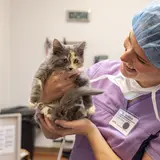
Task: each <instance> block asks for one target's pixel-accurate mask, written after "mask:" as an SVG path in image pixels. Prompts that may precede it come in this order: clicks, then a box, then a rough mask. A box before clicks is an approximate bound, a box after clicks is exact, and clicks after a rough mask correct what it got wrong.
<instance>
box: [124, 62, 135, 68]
mask: <svg viewBox="0 0 160 160" xmlns="http://www.w3.org/2000/svg"><path fill="white" fill-rule="evenodd" d="M126 66H127V67H128V68H129V69H134V67H132V66H130V65H129V64H127V63H126Z"/></svg>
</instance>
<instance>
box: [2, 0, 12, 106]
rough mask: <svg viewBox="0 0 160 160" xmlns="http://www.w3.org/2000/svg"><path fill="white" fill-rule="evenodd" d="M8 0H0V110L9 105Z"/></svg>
mask: <svg viewBox="0 0 160 160" xmlns="http://www.w3.org/2000/svg"><path fill="white" fill-rule="evenodd" d="M9 92H10V0H0V109H1V108H3V107H7V106H8V105H9V100H10V96H9Z"/></svg>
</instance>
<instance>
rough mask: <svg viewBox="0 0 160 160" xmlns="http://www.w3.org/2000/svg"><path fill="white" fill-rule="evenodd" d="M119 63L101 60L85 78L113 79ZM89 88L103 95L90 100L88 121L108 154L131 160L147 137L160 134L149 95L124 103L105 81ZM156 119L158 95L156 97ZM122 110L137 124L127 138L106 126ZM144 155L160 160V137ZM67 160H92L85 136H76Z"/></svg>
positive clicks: (158, 104)
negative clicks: (92, 107)
mask: <svg viewBox="0 0 160 160" xmlns="http://www.w3.org/2000/svg"><path fill="white" fill-rule="evenodd" d="M119 68H120V62H119V61H112V60H105V61H101V62H99V63H97V64H95V65H93V66H92V67H91V68H90V69H89V70H88V71H87V74H88V76H89V78H90V79H94V78H97V77H99V76H101V75H104V74H111V75H117V74H118V73H119V72H120V70H119ZM92 87H94V88H100V89H103V90H104V93H103V94H101V95H97V96H94V97H93V103H94V105H95V107H96V113H95V114H94V115H93V116H92V117H91V120H92V122H93V123H94V124H96V126H97V127H98V129H99V131H100V132H101V134H102V136H103V137H104V138H105V140H106V141H107V143H108V144H109V145H110V147H111V148H112V150H113V151H114V152H115V154H116V155H117V156H119V158H121V159H122V160H131V159H132V158H133V156H134V155H135V154H136V152H137V151H138V149H139V147H140V145H141V144H142V142H143V141H144V140H145V139H147V138H148V137H149V136H150V135H151V134H156V133H157V131H159V130H160V122H159V121H158V120H157V119H156V116H155V113H154V110H153V105H152V100H151V94H147V95H143V96H140V97H139V98H137V99H136V100H134V101H132V102H130V103H128V101H127V100H126V99H124V96H123V94H122V92H121V90H120V89H119V87H118V86H116V85H115V84H113V83H112V82H111V81H109V80H108V79H103V80H99V81H97V82H94V83H92ZM156 99H157V106H158V108H159V115H160V91H158V92H157V94H156ZM120 108H122V109H124V110H127V111H128V112H130V113H132V114H133V115H135V116H136V117H137V118H138V119H139V121H138V123H137V125H136V126H135V127H134V128H133V130H132V131H131V132H130V133H129V135H128V136H124V135H123V134H122V133H120V132H119V131H118V130H116V129H115V128H113V127H112V126H110V125H109V121H110V120H111V119H112V117H113V116H114V115H115V114H116V113H117V111H118V110H119V109H120ZM146 152H147V153H148V154H149V155H150V156H151V157H152V159H153V160H160V136H159V137H158V138H156V139H154V140H152V141H151V142H150V144H149V146H148V147H147V148H146ZM70 160H95V158H94V155H93V152H92V149H91V147H90V144H89V142H88V140H87V138H86V137H85V136H81V135H77V136H76V140H75V144H74V147H73V149H72V153H71V156H70Z"/></svg>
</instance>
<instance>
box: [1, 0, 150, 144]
mask: <svg viewBox="0 0 160 160" xmlns="http://www.w3.org/2000/svg"><path fill="white" fill-rule="evenodd" d="M4 1H5V0H4ZM148 1H149V0H134V1H133V0H132V1H129V0H121V1H118V0H110V1H109V0H11V2H12V3H11V55H10V59H11V63H10V68H11V72H10V81H11V83H10V97H11V98H10V104H11V105H13V106H14V105H19V104H22V105H25V104H27V100H28V97H29V93H30V86H31V81H32V77H33V75H34V73H35V70H36V69H37V67H38V66H39V64H40V62H41V61H42V60H43V59H44V57H45V53H44V41H45V38H46V36H47V37H49V38H51V39H53V38H58V39H60V40H62V39H63V38H64V37H65V38H66V39H67V40H69V41H81V40H85V41H86V42H87V48H86V55H85V67H89V66H90V65H92V64H93V57H94V55H97V54H107V55H109V58H111V59H119V56H120V55H121V53H122V52H123V39H124V38H125V36H126V35H127V34H128V32H129V30H130V28H131V17H132V16H133V15H134V13H136V12H137V11H138V10H139V9H140V8H142V7H143V6H145V4H146V3H147V2H148ZM131 2H132V3H131ZM69 9H71V10H72V9H73V10H88V9H91V21H90V22H89V23H67V22H66V18H65V16H66V15H65V13H66V10H69ZM0 33H1V32H0ZM0 49H1V48H0ZM3 51H4V48H3ZM0 58H1V57H0ZM5 59H7V57H5ZM4 64H5V62H4V61H3V66H4ZM0 71H1V70H0ZM6 83H7V82H6ZM36 146H46V147H49V146H53V143H52V141H50V140H46V139H44V137H43V136H42V134H40V135H37V139H36Z"/></svg>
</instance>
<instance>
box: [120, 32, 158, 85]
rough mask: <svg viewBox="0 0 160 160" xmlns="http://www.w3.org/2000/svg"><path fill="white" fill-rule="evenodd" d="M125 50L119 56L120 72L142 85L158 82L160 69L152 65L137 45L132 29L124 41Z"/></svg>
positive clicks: (156, 83)
mask: <svg viewBox="0 0 160 160" xmlns="http://www.w3.org/2000/svg"><path fill="white" fill-rule="evenodd" d="M124 48H125V51H124V53H123V55H122V56H121V57H120V59H121V61H122V63H121V66H120V70H121V73H122V74H123V75H124V76H125V77H127V78H133V79H135V80H136V81H137V82H138V83H139V84H140V85H141V86H142V87H151V86H155V85H158V84H160V69H158V68H156V67H155V66H154V65H152V64H151V63H150V62H149V60H148V58H147V57H146V55H145V53H144V51H143V50H142V49H141V48H140V46H139V45H138V42H137V40H136V38H135V36H134V33H133V31H131V32H130V34H129V36H128V37H127V38H126V39H125V41H124Z"/></svg>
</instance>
